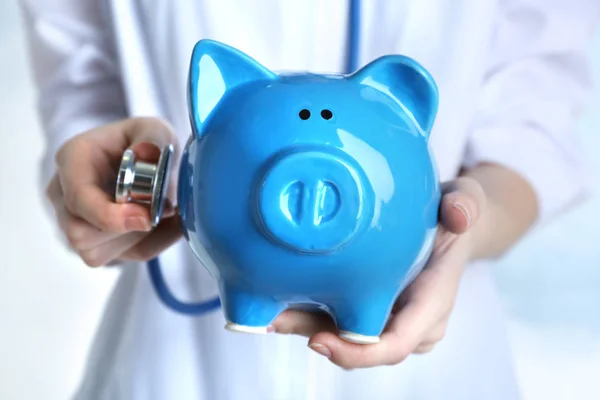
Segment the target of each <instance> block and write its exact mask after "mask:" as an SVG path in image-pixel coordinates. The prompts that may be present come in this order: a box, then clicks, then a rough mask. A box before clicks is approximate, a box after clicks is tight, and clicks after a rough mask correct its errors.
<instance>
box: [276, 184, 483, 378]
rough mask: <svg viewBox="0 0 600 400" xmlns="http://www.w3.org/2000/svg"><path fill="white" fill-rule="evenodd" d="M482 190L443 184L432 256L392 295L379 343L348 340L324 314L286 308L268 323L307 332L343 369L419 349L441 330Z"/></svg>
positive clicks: (388, 361)
mask: <svg viewBox="0 0 600 400" xmlns="http://www.w3.org/2000/svg"><path fill="white" fill-rule="evenodd" d="M485 200H486V199H485V194H484V191H483V189H482V188H481V186H480V185H479V183H478V182H477V181H476V180H474V179H472V178H464V177H461V178H459V179H457V180H455V181H453V182H449V183H447V184H445V185H444V186H443V197H442V203H441V207H440V226H439V232H438V234H437V237H436V243H435V247H434V250H433V253H432V256H431V258H430V260H429V262H428V264H427V266H426V267H425V269H424V270H423V271H422V272H421V274H420V275H419V276H418V277H417V278H416V279H415V280H414V281H413V283H412V284H411V285H410V286H408V287H407V288H406V289H405V290H404V291H403V292H402V294H401V295H400V297H399V298H398V300H397V302H396V304H395V306H394V309H393V311H392V314H391V316H390V319H389V321H388V324H387V326H386V329H385V330H384V332H383V333H382V335H381V337H380V342H379V343H377V344H372V345H364V344H354V343H349V342H347V341H345V340H343V339H341V338H339V337H338V336H337V334H336V329H335V325H334V324H333V322H332V320H331V319H330V318H329V317H328V316H326V315H324V314H315V313H308V312H302V311H296V310H288V311H285V312H284V313H282V314H281V315H280V316H279V317H278V318H277V320H275V322H274V323H273V328H274V330H275V332H277V333H288V334H289V333H291V334H298V335H303V336H307V337H310V340H309V347H310V348H311V349H313V350H314V351H316V352H317V353H319V354H321V355H324V356H326V357H328V358H329V359H330V360H331V362H333V363H334V364H336V365H338V366H340V367H343V368H345V369H353V368H365V367H373V366H378V365H394V364H398V363H400V362H402V361H403V360H404V359H405V358H406V357H408V356H409V355H410V354H412V353H425V352H428V351H430V350H432V349H433V347H434V346H435V344H436V343H437V342H439V341H440V340H442V338H443V337H444V335H445V331H446V325H447V323H448V318H449V316H450V313H451V311H452V308H453V305H454V301H455V298H456V295H457V292H458V286H459V283H460V278H461V276H462V273H463V270H464V267H465V265H466V264H467V262H468V261H469V259H470V257H471V252H472V249H471V234H472V228H473V226H475V224H476V223H477V221H478V220H479V217H480V215H481V214H482V213H484V212H485V206H486V202H485Z"/></svg>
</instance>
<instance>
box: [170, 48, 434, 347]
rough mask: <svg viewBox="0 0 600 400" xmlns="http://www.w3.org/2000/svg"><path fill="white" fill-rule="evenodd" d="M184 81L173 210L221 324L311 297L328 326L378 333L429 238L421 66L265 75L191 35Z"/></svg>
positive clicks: (267, 318) (360, 337)
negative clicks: (202, 260)
mask: <svg viewBox="0 0 600 400" xmlns="http://www.w3.org/2000/svg"><path fill="white" fill-rule="evenodd" d="M188 84H189V87H188V89H189V93H188V101H189V115H190V120H191V125H192V128H193V135H192V137H190V140H189V141H188V142H187V144H186V146H185V148H184V151H183V154H182V160H181V167H180V172H179V173H180V176H179V185H178V203H179V207H180V217H181V220H182V223H183V226H184V236H185V238H186V240H187V242H188V243H189V245H190V247H191V249H192V251H193V252H194V253H195V254H196V255H197V256H198V255H199V254H200V253H207V254H208V255H209V256H210V258H211V259H212V261H214V263H210V264H207V268H208V269H209V271H210V273H211V274H212V276H213V277H214V278H215V279H216V280H217V282H218V285H219V292H220V298H221V303H222V305H223V311H224V315H225V318H226V320H227V326H226V328H227V329H229V330H232V331H238V332H249V333H266V331H267V327H268V326H269V325H270V324H271V323H272V322H273V320H274V319H275V318H276V317H277V316H278V315H279V314H280V313H281V312H282V311H284V310H285V309H286V308H290V307H303V308H305V307H314V308H315V309H320V310H323V311H326V312H327V313H329V314H330V315H331V316H332V318H333V319H334V321H335V322H336V324H337V326H338V328H339V331H340V332H339V335H340V337H342V338H344V339H346V340H348V341H351V342H355V343H376V342H378V340H379V335H380V334H381V332H382V330H383V328H384V326H385V324H386V321H387V319H388V317H389V314H390V312H391V308H392V306H393V304H394V302H395V300H396V298H397V296H398V295H399V293H400V292H401V291H402V290H403V289H404V288H405V287H406V286H407V285H408V284H409V283H410V282H411V281H412V279H414V277H415V276H416V275H417V274H418V273H419V272H420V270H421V269H422V268H423V267H424V264H425V263H426V261H427V259H428V257H429V255H430V253H431V251H432V248H433V244H434V237H435V233H436V228H437V223H438V207H439V202H440V198H441V191H440V185H439V180H438V174H437V170H436V165H435V162H434V159H433V156H432V153H431V151H430V147H429V144H428V139H429V133H430V131H431V128H432V125H433V123H434V119H435V116H436V112H437V107H438V93H437V88H436V85H435V83H434V81H433V79H432V77H431V76H430V75H429V74H428V72H427V71H426V70H425V69H424V68H423V67H422V66H420V65H419V64H418V63H417V62H415V61H414V60H411V59H409V58H407V57H404V56H398V55H391V56H384V57H381V58H379V59H377V60H375V61H373V62H371V63H370V64H368V65H366V66H365V67H364V68H362V69H360V70H359V71H357V72H355V73H353V74H351V75H317V74H310V73H302V74H300V73H298V74H275V73H274V72H272V71H270V70H268V69H266V68H265V67H263V66H262V65H260V64H259V63H258V62H257V61H255V60H253V59H252V58H250V57H248V56H247V55H245V54H243V53H241V52H240V51H238V50H236V49H233V48H231V47H228V46H226V45H223V44H220V43H218V42H215V41H211V40H201V41H199V42H198V43H197V44H196V46H195V47H194V50H193V55H192V60H191V66H190V74H189V83H188Z"/></svg>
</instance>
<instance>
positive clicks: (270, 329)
mask: <svg viewBox="0 0 600 400" xmlns="http://www.w3.org/2000/svg"><path fill="white" fill-rule="evenodd" d="M273 332H275V327H274V326H273V325H269V326H267V333H273Z"/></svg>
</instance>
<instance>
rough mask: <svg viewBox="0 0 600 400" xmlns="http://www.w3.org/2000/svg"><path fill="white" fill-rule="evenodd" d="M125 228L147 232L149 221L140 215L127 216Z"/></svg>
mask: <svg viewBox="0 0 600 400" xmlns="http://www.w3.org/2000/svg"><path fill="white" fill-rule="evenodd" d="M125 229H127V230H128V231H141V232H147V231H149V230H150V222H148V220H146V219H145V218H142V217H128V218H127V219H125Z"/></svg>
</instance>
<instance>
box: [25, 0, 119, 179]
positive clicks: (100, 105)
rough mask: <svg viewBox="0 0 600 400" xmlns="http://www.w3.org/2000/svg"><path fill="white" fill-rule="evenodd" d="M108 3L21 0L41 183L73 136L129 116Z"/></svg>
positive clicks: (79, 0) (84, 0) (49, 176)
mask: <svg viewBox="0 0 600 400" xmlns="http://www.w3.org/2000/svg"><path fill="white" fill-rule="evenodd" d="M104 3H105V2H102V1H92V0H71V1H69V0H52V1H47V0H21V1H20V5H21V11H22V17H23V21H24V27H25V34H26V37H27V41H28V46H29V60H30V65H31V67H32V71H33V75H34V82H35V85H36V89H37V110H38V115H39V117H40V121H41V125H42V130H43V133H44V139H45V147H44V154H43V158H42V162H41V171H40V172H41V173H40V177H41V185H42V187H43V188H45V187H46V185H47V184H48V182H49V181H50V179H51V177H52V175H53V174H54V172H55V164H54V156H55V153H56V151H57V150H58V149H59V148H60V147H61V146H62V144H63V143H65V142H66V141H67V140H68V139H70V138H72V137H73V136H75V135H77V134H79V133H82V132H84V131H86V130H88V129H91V128H94V127H96V126H98V125H101V124H105V123H108V122H111V121H115V120H117V119H120V118H123V117H125V116H126V107H125V98H124V95H123V91H122V87H121V82H120V78H119V71H118V65H117V57H116V55H115V51H114V46H113V43H112V42H111V30H110V29H109V26H108V25H107V23H106V21H107V19H106V18H105V16H106V14H105V10H104V9H103V8H102V5H103V4H104Z"/></svg>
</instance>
